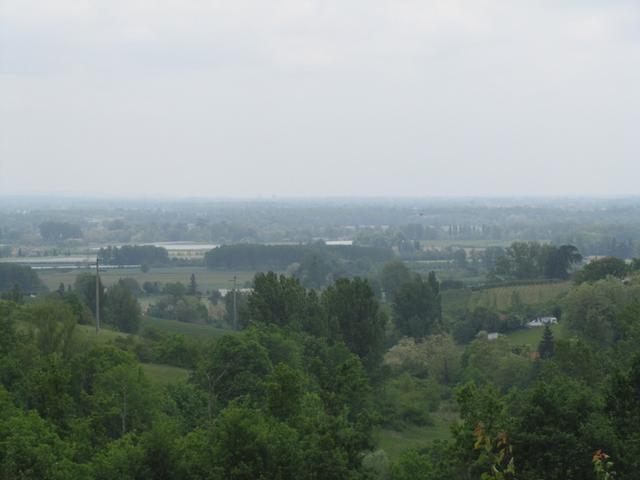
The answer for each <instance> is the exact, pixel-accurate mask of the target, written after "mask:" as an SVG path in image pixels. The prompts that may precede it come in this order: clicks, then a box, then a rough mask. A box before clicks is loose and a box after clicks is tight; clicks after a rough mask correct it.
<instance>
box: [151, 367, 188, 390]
mask: <svg viewBox="0 0 640 480" xmlns="http://www.w3.org/2000/svg"><path fill="white" fill-rule="evenodd" d="M140 365H141V366H142V370H143V371H144V373H145V374H146V375H147V377H149V380H151V381H152V382H153V383H155V384H157V385H167V384H169V383H176V382H180V381H183V380H187V379H188V378H189V370H187V369H185V368H179V367H172V366H169V365H159V364H157V363H141V364H140Z"/></svg>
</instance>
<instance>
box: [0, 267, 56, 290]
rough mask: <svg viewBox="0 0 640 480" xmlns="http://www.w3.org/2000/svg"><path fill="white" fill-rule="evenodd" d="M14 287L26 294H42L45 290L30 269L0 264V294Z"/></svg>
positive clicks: (33, 271) (36, 275)
mask: <svg viewBox="0 0 640 480" xmlns="http://www.w3.org/2000/svg"><path fill="white" fill-rule="evenodd" d="M16 286H17V287H18V288H19V289H20V290H21V291H22V292H26V293H42V292H45V291H46V290H47V289H46V287H45V286H44V284H43V283H42V281H41V280H40V277H38V274H37V273H36V272H35V270H33V269H32V268H31V267H29V266H26V265H15V264H13V263H0V292H6V291H9V290H11V289H13V288H15V287H16Z"/></svg>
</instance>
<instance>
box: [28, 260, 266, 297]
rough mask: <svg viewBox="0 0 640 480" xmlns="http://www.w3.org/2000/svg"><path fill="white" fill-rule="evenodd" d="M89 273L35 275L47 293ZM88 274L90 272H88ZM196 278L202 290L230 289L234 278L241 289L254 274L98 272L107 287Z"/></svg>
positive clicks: (179, 270)
mask: <svg viewBox="0 0 640 480" xmlns="http://www.w3.org/2000/svg"><path fill="white" fill-rule="evenodd" d="M83 272H84V273H86V272H90V270H54V269H52V270H39V271H38V276H39V277H40V278H41V279H42V281H43V282H44V283H45V285H46V286H47V287H48V288H49V289H50V290H55V289H57V288H58V286H59V285H60V283H64V284H65V285H73V283H74V282H75V279H76V277H77V276H78V275H80V274H81V273H83ZM91 273H93V272H92V271H91ZM192 273H193V274H194V275H195V276H196V282H197V284H198V288H199V289H200V290H202V291H206V290H213V289H220V288H232V286H233V277H234V276H236V277H237V282H238V286H239V287H242V286H244V285H245V284H246V283H247V282H251V281H252V280H253V276H254V275H255V272H247V271H238V272H233V271H229V270H209V269H207V268H205V267H200V266H198V267H158V268H151V269H150V270H149V271H148V272H146V273H145V272H142V271H141V270H139V269H134V268H114V269H110V270H104V271H101V272H100V278H101V280H102V282H103V284H104V285H106V286H107V287H108V286H110V285H113V284H114V283H116V282H117V281H118V280H119V279H120V278H125V277H129V278H134V279H135V280H137V282H138V283H139V284H140V286H142V284H143V283H144V282H158V283H171V282H182V283H184V284H185V285H186V284H188V283H189V279H190V278H191V274H192Z"/></svg>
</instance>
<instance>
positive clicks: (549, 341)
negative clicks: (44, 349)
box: [538, 325, 555, 359]
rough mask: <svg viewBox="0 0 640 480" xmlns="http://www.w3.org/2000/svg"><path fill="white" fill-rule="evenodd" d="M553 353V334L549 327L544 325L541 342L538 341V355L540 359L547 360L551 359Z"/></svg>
mask: <svg viewBox="0 0 640 480" xmlns="http://www.w3.org/2000/svg"><path fill="white" fill-rule="evenodd" d="M554 352H555V344H554V341H553V333H552V332H551V328H550V327H549V325H545V326H544V333H543V334H542V340H540V344H539V345H538V354H540V358H543V359H548V358H551V357H553V354H554Z"/></svg>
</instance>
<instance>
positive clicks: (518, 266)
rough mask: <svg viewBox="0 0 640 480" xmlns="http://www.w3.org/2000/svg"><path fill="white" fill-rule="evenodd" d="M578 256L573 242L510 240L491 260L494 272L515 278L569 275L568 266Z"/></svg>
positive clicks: (569, 266) (579, 256) (578, 259)
mask: <svg viewBox="0 0 640 480" xmlns="http://www.w3.org/2000/svg"><path fill="white" fill-rule="evenodd" d="M580 260H582V255H580V252H578V249H577V248H576V247H574V246H573V245H560V246H555V245H543V244H540V243H537V242H514V243H512V244H511V246H510V247H508V248H507V249H506V251H505V252H504V255H503V256H500V257H498V258H497V259H496V260H495V268H494V273H495V275H498V276H503V277H507V278H515V279H531V278H557V279H566V278H569V273H570V269H571V267H572V266H573V265H575V264H577V263H578V262H579V261H580Z"/></svg>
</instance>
